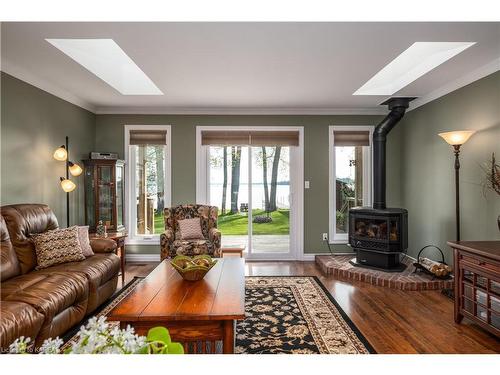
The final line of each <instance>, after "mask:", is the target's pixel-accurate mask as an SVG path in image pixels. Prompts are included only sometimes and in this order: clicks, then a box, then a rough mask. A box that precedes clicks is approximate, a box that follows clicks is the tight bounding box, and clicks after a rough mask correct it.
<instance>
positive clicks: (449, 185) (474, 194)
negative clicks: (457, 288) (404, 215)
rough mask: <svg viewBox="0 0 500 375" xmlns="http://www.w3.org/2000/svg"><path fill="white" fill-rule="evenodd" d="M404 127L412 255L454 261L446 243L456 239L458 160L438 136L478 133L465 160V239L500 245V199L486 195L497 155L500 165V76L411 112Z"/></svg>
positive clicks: (462, 201)
mask: <svg viewBox="0 0 500 375" xmlns="http://www.w3.org/2000/svg"><path fill="white" fill-rule="evenodd" d="M399 127H400V129H401V131H402V135H401V141H402V143H401V178H400V181H401V193H402V195H401V197H402V203H403V207H406V208H407V209H408V211H409V243H410V246H409V249H408V253H409V254H410V255H412V256H416V255H417V253H418V251H419V249H421V248H422V247H423V246H425V245H428V244H434V245H437V246H439V247H440V248H441V249H443V250H444V251H445V253H446V258H447V261H448V262H451V260H452V254H451V251H450V250H449V248H448V246H447V245H446V241H447V240H454V239H455V185H454V184H455V180H454V157H453V152H452V147H451V146H448V144H446V143H445V142H444V140H442V139H441V137H439V136H438V135H437V134H438V133H440V132H445V131H452V130H468V129H470V130H476V131H477V133H476V134H474V135H473V136H472V137H471V138H470V140H469V141H468V142H467V143H466V144H465V145H464V146H463V147H462V151H461V154H460V158H461V170H460V196H461V199H460V205H461V237H462V238H461V239H462V240H495V239H496V240H499V239H500V231H499V230H498V227H497V222H496V220H497V216H498V215H499V214H500V196H498V195H497V194H495V193H493V192H491V191H484V189H483V186H482V181H483V179H484V172H483V170H482V168H481V166H482V165H483V164H484V163H485V162H486V161H487V160H488V159H489V158H490V157H491V153H492V152H495V154H496V156H497V160H499V159H500V72H497V73H494V74H492V75H490V76H488V77H485V78H483V79H481V80H479V81H476V82H474V83H472V84H470V85H468V86H465V87H463V88H461V89H459V90H457V91H454V92H452V93H450V94H448V95H446V96H443V97H441V98H439V99H438V100H435V101H433V102H431V103H429V104H426V105H424V106H422V107H420V108H417V109H415V110H413V111H411V112H409V113H408V114H407V115H406V116H405V117H404V118H403V120H402V122H401V123H400V124H399ZM431 255H432V254H431Z"/></svg>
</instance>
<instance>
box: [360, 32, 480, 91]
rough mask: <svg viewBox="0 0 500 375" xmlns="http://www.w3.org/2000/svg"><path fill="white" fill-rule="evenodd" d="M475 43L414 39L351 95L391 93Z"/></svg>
mask: <svg viewBox="0 0 500 375" xmlns="http://www.w3.org/2000/svg"><path fill="white" fill-rule="evenodd" d="M474 44H475V42H416V43H413V44H412V45H411V46H410V47H409V48H408V49H407V50H406V51H404V52H403V53H401V54H400V55H399V56H398V57H396V58H395V59H394V60H392V61H391V62H390V63H389V64H387V65H386V66H385V67H384V68H382V70H381V71H379V72H378V73H377V74H375V75H374V76H373V77H372V78H371V79H370V80H369V81H368V82H366V83H365V84H364V85H363V86H361V88H359V89H358V90H357V91H356V92H354V94H353V95H393V94H394V93H396V92H398V91H399V90H401V89H402V88H403V87H405V86H407V85H409V84H410V83H412V82H413V81H415V80H416V79H418V78H420V77H421V76H423V75H424V74H426V73H428V72H430V71H431V70H432V69H434V68H436V67H437V66H439V65H441V64H443V63H444V62H445V61H447V60H449V59H451V58H452V57H453V56H456V55H458V54H459V53H460V52H462V51H464V50H466V49H467V48H469V47H470V46H472V45H474Z"/></svg>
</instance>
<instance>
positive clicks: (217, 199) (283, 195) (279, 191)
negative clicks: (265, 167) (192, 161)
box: [210, 183, 290, 209]
mask: <svg viewBox="0 0 500 375" xmlns="http://www.w3.org/2000/svg"><path fill="white" fill-rule="evenodd" d="M248 190H249V186H248V184H247V183H242V184H240V190H239V193H238V209H239V208H240V204H241V203H248V195H249V194H248ZM270 190H271V186H270V185H269V191H270ZM221 201H222V184H210V204H211V205H213V206H217V207H220V206H221ZM276 204H277V205H278V208H290V185H277V186H276ZM230 206H231V186H230V185H229V184H228V186H227V192H226V208H229V207H230ZM252 207H253V208H254V209H264V184H259V183H257V184H252Z"/></svg>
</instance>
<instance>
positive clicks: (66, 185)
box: [60, 177, 76, 193]
mask: <svg viewBox="0 0 500 375" xmlns="http://www.w3.org/2000/svg"><path fill="white" fill-rule="evenodd" d="M60 179H61V188H62V189H63V190H64V191H65V192H66V193H69V192H71V191H73V190H75V188H76V185H75V183H74V182H73V181H71V180H69V179H67V178H63V177H61V178H60Z"/></svg>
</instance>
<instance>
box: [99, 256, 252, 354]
mask: <svg viewBox="0 0 500 375" xmlns="http://www.w3.org/2000/svg"><path fill="white" fill-rule="evenodd" d="M244 318H245V269H244V260H243V259H241V258H236V257H232V258H219V259H218V260H217V264H216V265H215V266H214V267H213V268H212V269H211V270H210V271H209V272H208V273H207V275H206V276H205V278H204V279H203V280H200V281H185V280H183V279H182V277H181V276H180V275H179V274H178V273H177V271H176V270H175V269H174V268H173V267H172V266H171V265H170V260H168V259H165V260H164V261H162V262H161V263H160V264H159V265H158V266H157V267H156V268H155V269H154V270H153V272H151V273H150V274H149V275H148V276H147V277H146V278H145V279H144V280H143V281H142V282H141V283H140V284H139V285H137V286H136V287H135V289H134V290H133V291H132V292H131V293H130V294H129V295H128V296H126V297H125V298H124V299H123V300H122V301H121V302H120V303H119V304H118V305H117V306H116V307H115V308H114V309H113V310H112V311H111V312H110V314H109V315H108V320H110V321H119V322H120V326H121V327H122V328H125V327H126V326H127V324H130V325H131V326H132V327H134V328H135V331H136V332H137V333H138V334H140V335H145V334H147V332H148V330H149V329H150V328H152V327H156V326H164V327H166V328H168V330H169V332H170V336H171V337H172V340H173V341H177V342H181V343H183V345H184V350H185V352H196V351H198V350H199V349H196V344H195V345H193V343H199V342H201V343H202V345H201V352H202V353H206V352H207V351H208V349H207V343H210V352H212V353H214V352H215V342H216V341H219V340H222V350H223V353H234V332H235V322H236V320H239V319H244ZM193 346H194V349H193Z"/></svg>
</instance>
